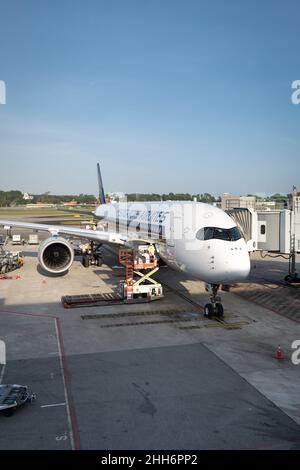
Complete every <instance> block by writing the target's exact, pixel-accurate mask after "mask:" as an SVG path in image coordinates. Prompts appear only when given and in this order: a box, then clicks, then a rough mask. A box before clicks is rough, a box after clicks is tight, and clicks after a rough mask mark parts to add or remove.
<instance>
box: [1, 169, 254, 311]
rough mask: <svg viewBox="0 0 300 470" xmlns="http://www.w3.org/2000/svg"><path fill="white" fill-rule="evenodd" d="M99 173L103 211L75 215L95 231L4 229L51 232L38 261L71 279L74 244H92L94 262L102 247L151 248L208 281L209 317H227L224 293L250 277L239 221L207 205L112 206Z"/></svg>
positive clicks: (177, 267) (167, 261) (22, 225)
mask: <svg viewBox="0 0 300 470" xmlns="http://www.w3.org/2000/svg"><path fill="white" fill-rule="evenodd" d="M97 170H98V186H99V202H100V205H99V206H98V207H97V208H96V209H95V211H77V210H76V211H75V210H72V211H71V212H77V213H84V214H89V215H92V216H93V217H94V219H96V220H97V226H96V229H95V230H88V229H81V228H77V227H68V226H63V225H46V224H36V223H28V222H21V221H11V220H0V226H9V227H18V228H25V229H31V230H36V231H46V232H49V233H50V237H49V238H48V239H46V240H44V241H43V242H42V243H41V244H40V246H39V249H38V260H39V263H40V265H41V267H42V268H43V270H44V271H46V272H47V273H48V274H52V275H62V274H66V273H67V272H68V270H69V269H70V267H71V265H72V263H73V261H74V249H73V247H72V244H71V243H70V240H69V239H68V238H77V239H84V240H89V241H90V242H91V247H92V253H91V256H93V254H94V253H96V252H97V250H98V249H99V246H101V245H102V244H108V245H115V246H125V247H134V246H136V245H139V244H149V246H152V247H154V249H155V255H156V256H157V258H158V259H160V260H162V261H163V262H164V263H165V264H166V265H168V266H169V267H171V268H173V269H175V270H179V271H183V272H185V273H188V274H191V275H192V276H194V277H196V278H197V279H199V280H201V281H203V282H204V283H205V284H206V286H207V290H209V293H210V300H211V302H210V303H208V304H206V305H205V308H204V315H205V316H207V317H209V318H211V317H213V316H218V317H222V316H223V314H224V309H223V306H222V303H221V302H220V298H219V296H218V289H219V287H220V286H221V285H230V284H233V283H236V282H241V281H244V280H245V279H246V278H247V277H248V275H249V272H250V258H249V253H248V249H247V244H246V241H245V239H244V238H243V236H242V233H241V232H240V230H239V228H238V227H237V226H236V224H235V222H234V221H233V219H232V218H231V217H230V216H229V215H228V214H226V213H225V212H224V211H223V210H221V209H219V208H217V207H214V206H212V205H210V204H207V203H201V202H192V201H184V202H183V201H162V202H151V201H149V202H142V203H141V202H131V203H122V202H121V203H107V201H106V198H105V192H104V187H103V182H102V176H101V171H100V165H99V163H98V165H97Z"/></svg>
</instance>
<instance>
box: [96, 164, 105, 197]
mask: <svg viewBox="0 0 300 470" xmlns="http://www.w3.org/2000/svg"><path fill="white" fill-rule="evenodd" d="M97 172H98V187H99V201H100V204H106V200H105V192H104V188H103V182H102V176H101V170H100V165H99V163H97Z"/></svg>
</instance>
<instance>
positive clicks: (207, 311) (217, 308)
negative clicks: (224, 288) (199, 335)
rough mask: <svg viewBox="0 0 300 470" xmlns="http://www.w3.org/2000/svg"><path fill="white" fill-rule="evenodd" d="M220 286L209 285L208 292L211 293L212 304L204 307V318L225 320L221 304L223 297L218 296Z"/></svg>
mask: <svg viewBox="0 0 300 470" xmlns="http://www.w3.org/2000/svg"><path fill="white" fill-rule="evenodd" d="M219 287H220V286H219V284H208V285H207V286H206V289H207V291H208V292H209V293H210V300H211V303H210V304H206V305H205V307H204V316H205V317H207V318H213V317H218V318H223V316H224V309H223V305H222V304H221V297H220V296H219V295H218V289H219Z"/></svg>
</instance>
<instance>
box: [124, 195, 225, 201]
mask: <svg viewBox="0 0 300 470" xmlns="http://www.w3.org/2000/svg"><path fill="white" fill-rule="evenodd" d="M126 196H127V200H128V201H129V202H131V201H138V202H143V201H193V199H194V198H196V199H197V201H198V202H208V203H212V202H216V201H217V200H219V199H216V198H215V197H214V196H212V195H211V194H209V193H204V194H189V193H169V194H155V193H151V194H136V193H131V194H126Z"/></svg>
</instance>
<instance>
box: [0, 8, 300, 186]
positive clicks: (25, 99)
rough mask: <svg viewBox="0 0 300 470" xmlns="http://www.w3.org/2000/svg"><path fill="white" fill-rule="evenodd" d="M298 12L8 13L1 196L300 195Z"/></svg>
mask: <svg viewBox="0 0 300 470" xmlns="http://www.w3.org/2000/svg"><path fill="white" fill-rule="evenodd" d="M299 14H300V4H299V2H298V1H297V0H286V1H284V2H283V1H277V0H261V1H256V0H251V1H250V0H212V1H208V0H206V1H201V0H195V1H194V0H181V1H178V0H152V1H146V0H136V1H135V0H123V1H121V0H120V1H117V0H106V1H104V0H103V1H102V0H85V1H84V0H51V1H50V0H47V1H46V0H18V1H16V0H9V1H8V0H0V16H1V26H0V80H4V81H5V82H6V86H7V104H6V105H0V163H1V166H0V189H5V190H8V189H13V188H16V189H22V190H26V191H29V192H45V191H51V192H52V193H53V194H54V193H80V192H84V193H96V190H97V188H96V168H95V167H96V162H97V161H100V162H101V164H102V173H103V179H104V184H105V189H106V190H107V191H124V192H152V191H153V192H169V191H173V192H192V193H203V192H210V193H213V194H221V193H222V192H225V191H226V192H231V193H237V194H245V193H254V192H265V193H272V192H275V191H278V192H284V193H286V192H289V191H290V190H291V186H292V185H293V184H296V185H297V184H298V185H299V187H300V181H299V180H300V105H298V106H296V105H293V104H292V103H291V93H292V90H291V83H292V82H293V81H294V80H297V79H300V62H299Z"/></svg>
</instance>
